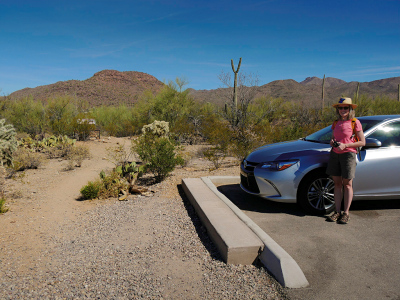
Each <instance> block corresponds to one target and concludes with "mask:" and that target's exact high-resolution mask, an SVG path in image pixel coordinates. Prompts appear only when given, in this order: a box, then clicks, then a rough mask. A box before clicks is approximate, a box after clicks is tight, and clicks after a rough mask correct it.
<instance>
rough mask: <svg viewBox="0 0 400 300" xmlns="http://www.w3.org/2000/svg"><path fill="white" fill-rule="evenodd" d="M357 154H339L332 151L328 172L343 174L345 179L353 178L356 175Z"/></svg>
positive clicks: (330, 173) (329, 173)
mask: <svg viewBox="0 0 400 300" xmlns="http://www.w3.org/2000/svg"><path fill="white" fill-rule="evenodd" d="M356 156H357V154H356V153H354V152H346V153H342V154H337V153H335V152H333V151H331V153H330V155H329V162H328V167H327V168H326V173H327V174H328V175H331V176H341V177H342V178H345V179H353V178H354V177H355V175H356V166H357V159H356Z"/></svg>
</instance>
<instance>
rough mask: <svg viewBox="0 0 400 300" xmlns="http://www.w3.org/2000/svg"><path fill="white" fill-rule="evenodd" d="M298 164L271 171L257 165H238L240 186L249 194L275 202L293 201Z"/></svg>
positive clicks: (294, 198) (294, 200) (294, 199)
mask: <svg viewBox="0 0 400 300" xmlns="http://www.w3.org/2000/svg"><path fill="white" fill-rule="evenodd" d="M298 171H299V166H292V167H290V168H288V169H286V170H283V171H271V170H267V169H262V168H260V167H258V166H250V167H247V168H245V167H244V166H243V163H242V164H241V166H240V187H241V188H242V189H243V190H244V191H245V192H246V193H249V194H252V195H257V196H260V197H263V198H266V199H269V200H273V201H276V202H285V203H295V202H296V194H297V186H298V176H297V174H298ZM296 173H297V174H296Z"/></svg>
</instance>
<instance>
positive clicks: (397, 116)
mask: <svg viewBox="0 0 400 300" xmlns="http://www.w3.org/2000/svg"><path fill="white" fill-rule="evenodd" d="M397 118H400V115H378V116H363V117H357V119H360V120H378V121H385V120H393V119H397Z"/></svg>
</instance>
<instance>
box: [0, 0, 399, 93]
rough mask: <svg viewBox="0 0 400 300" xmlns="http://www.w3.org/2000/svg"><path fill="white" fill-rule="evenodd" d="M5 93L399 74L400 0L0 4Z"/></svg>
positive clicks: (36, 0) (1, 0)
mask: <svg viewBox="0 0 400 300" xmlns="http://www.w3.org/2000/svg"><path fill="white" fill-rule="evenodd" d="M0 41H1V47H0V90H1V91H0V95H8V94H10V93H12V92H14V91H16V90H19V89H22V88H25V87H36V86H40V85H47V84H51V83H55V82H57V81H65V80H70V79H77V80H85V79H87V78H90V77H91V76H93V74H94V73H96V72H98V71H101V70H104V69H112V70H118V71H140V72H145V73H148V74H150V75H153V76H155V77H156V78H157V79H159V80H161V81H168V80H174V79H175V78H176V77H180V78H185V79H186V80H187V81H188V82H189V84H188V85H187V86H186V87H191V88H194V89H215V88H218V87H221V86H222V84H221V82H220V81H219V79H218V75H219V74H220V73H221V72H232V70H231V66H230V60H231V59H233V60H234V62H235V66H237V63H238V61H239V58H240V57H242V66H241V68H240V72H242V73H246V74H253V75H256V76H258V79H259V85H263V84H266V83H269V82H271V81H274V80H279V79H294V80H296V81H298V82H300V81H303V80H304V79H305V78H306V77H309V76H317V77H320V78H322V77H323V76H324V74H326V76H327V77H336V78H340V79H343V80H345V81H360V82H365V81H372V80H377V79H382V78H389V77H397V76H400V0H379V1H377V0H360V1H358V0H354V1H351V0H346V1H344V0H336V1H321V0H318V1H317V0H310V1H302V0H265V1H263V0H260V1H256V0H246V1H237V0H229V1H228V0H221V1H218V0H214V1H209V0H202V1H190V0H182V1H181V0H178V1H174V0H143V1H139V0H131V1H128V0H112V1H111V0H110V1H106V0H80V1H76V0H68V1H64V0H29V1H28V0H25V1H23V0H0Z"/></svg>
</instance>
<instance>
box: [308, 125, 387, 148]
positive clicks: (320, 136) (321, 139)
mask: <svg viewBox="0 0 400 300" xmlns="http://www.w3.org/2000/svg"><path fill="white" fill-rule="evenodd" d="M360 122H361V125H362V127H363V131H364V132H365V131H367V130H368V129H370V128H371V127H373V126H375V125H376V124H378V123H379V122H381V120H368V119H362V120H361V119H360ZM331 127H332V126H328V127H325V128H324V129H321V130H319V131H317V132H314V133H312V134H310V135H308V136H306V137H305V138H304V140H305V141H309V142H315V143H324V144H329V142H330V140H331V137H332V129H331Z"/></svg>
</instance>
